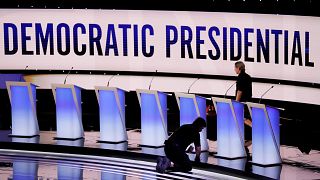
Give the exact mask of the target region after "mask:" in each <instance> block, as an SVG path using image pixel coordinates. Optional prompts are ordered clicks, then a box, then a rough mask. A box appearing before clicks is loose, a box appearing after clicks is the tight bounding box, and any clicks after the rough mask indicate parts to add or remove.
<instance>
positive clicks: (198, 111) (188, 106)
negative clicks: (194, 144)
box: [175, 92, 209, 151]
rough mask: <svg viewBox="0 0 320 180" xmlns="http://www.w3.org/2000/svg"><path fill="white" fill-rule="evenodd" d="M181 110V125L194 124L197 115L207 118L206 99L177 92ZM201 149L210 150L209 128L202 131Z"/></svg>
mask: <svg viewBox="0 0 320 180" xmlns="http://www.w3.org/2000/svg"><path fill="white" fill-rule="evenodd" d="M175 96H176V100H177V103H178V107H179V110H180V126H182V125H184V124H192V123H193V121H194V120H195V119H196V118H197V117H202V118H203V119H205V120H206V119H207V115H206V99H205V98H203V97H200V96H197V95H195V94H186V93H178V92H177V93H175ZM200 144H201V151H208V150H209V145H208V140H207V128H204V129H203V130H202V131H201V133H200Z"/></svg>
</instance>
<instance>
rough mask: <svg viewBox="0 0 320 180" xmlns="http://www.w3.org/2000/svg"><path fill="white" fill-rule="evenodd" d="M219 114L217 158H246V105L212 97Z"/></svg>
mask: <svg viewBox="0 0 320 180" xmlns="http://www.w3.org/2000/svg"><path fill="white" fill-rule="evenodd" d="M212 101H213V105H214V107H215V110H216V113H217V146H218V154H217V157H222V158H227V159H237V158H244V157H246V156H247V154H246V151H245V148H244V104H243V103H240V102H238V101H234V100H231V99H224V98H216V97H212Z"/></svg>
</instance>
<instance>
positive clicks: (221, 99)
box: [211, 97, 246, 104]
mask: <svg viewBox="0 0 320 180" xmlns="http://www.w3.org/2000/svg"><path fill="white" fill-rule="evenodd" d="M211 99H212V101H215V102H225V103H230V102H237V103H241V104H246V103H245V102H240V101H236V100H234V99H227V98H218V97H211Z"/></svg>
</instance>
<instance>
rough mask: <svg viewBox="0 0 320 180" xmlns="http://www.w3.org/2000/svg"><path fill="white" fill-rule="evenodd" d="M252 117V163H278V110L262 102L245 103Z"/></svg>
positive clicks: (280, 161) (279, 157) (279, 156)
mask: <svg viewBox="0 0 320 180" xmlns="http://www.w3.org/2000/svg"><path fill="white" fill-rule="evenodd" d="M247 105H248V108H249V112H250V114H251V117H252V163H254V164H258V165H278V164H281V163H282V160H281V155H280V126H279V123H280V110H279V109H278V108H275V107H270V106H266V105H264V104H257V103H249V102H248V103H247Z"/></svg>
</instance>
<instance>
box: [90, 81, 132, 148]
mask: <svg viewBox="0 0 320 180" xmlns="http://www.w3.org/2000/svg"><path fill="white" fill-rule="evenodd" d="M95 92H96V95H97V99H98V103H99V111H100V140H99V142H106V143H109V142H111V143H121V142H124V141H127V140H128V135H127V131H126V118H125V91H124V90H122V89H119V88H115V87H106V86H96V87H95Z"/></svg>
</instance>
